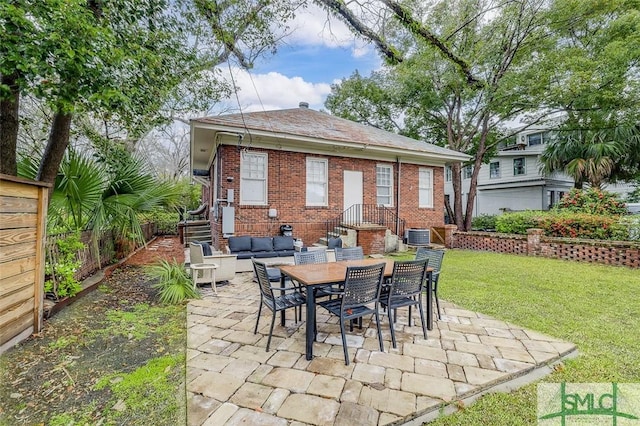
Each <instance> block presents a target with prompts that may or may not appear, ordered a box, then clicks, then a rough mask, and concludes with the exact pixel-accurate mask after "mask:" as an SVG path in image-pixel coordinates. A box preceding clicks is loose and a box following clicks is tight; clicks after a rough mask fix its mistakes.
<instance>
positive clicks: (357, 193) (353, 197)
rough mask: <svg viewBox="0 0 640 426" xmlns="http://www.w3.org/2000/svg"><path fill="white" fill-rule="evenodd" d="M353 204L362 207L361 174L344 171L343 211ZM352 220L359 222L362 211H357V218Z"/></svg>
mask: <svg viewBox="0 0 640 426" xmlns="http://www.w3.org/2000/svg"><path fill="white" fill-rule="evenodd" d="M354 204H359V205H362V172H357V171H353V170H345V171H344V203H343V211H344V210H347V209H348V208H349V207H351V206H353V205H354ZM353 218H354V219H358V220H359V221H361V220H362V211H360V210H359V211H358V217H353Z"/></svg>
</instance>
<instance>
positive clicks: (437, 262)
mask: <svg viewBox="0 0 640 426" xmlns="http://www.w3.org/2000/svg"><path fill="white" fill-rule="evenodd" d="M443 258H444V250H434V249H429V248H426V247H420V248H418V251H417V252H416V257H415V260H420V259H429V267H430V268H433V272H431V283H432V284H433V296H434V298H435V299H436V309H437V310H438V319H442V314H441V313H440V300H439V299H438V281H439V280H440V269H441V267H442V259H443Z"/></svg>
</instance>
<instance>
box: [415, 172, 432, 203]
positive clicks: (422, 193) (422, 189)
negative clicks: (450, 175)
mask: <svg viewBox="0 0 640 426" xmlns="http://www.w3.org/2000/svg"><path fill="white" fill-rule="evenodd" d="M418 194H419V195H418V207H433V170H432V169H426V168H422V167H421V168H420V170H419V171H418Z"/></svg>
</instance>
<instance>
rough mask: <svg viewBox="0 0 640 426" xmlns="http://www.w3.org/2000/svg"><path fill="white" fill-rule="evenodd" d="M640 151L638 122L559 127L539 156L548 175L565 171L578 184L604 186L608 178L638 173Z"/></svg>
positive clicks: (576, 185) (613, 179) (578, 185)
mask: <svg viewBox="0 0 640 426" xmlns="http://www.w3.org/2000/svg"><path fill="white" fill-rule="evenodd" d="M639 151H640V132H638V128H637V126H633V127H624V126H617V127H614V128H610V129H599V130H583V129H580V130H571V131H560V132H559V133H558V134H557V135H556V136H555V137H554V138H552V140H551V141H550V142H549V143H548V144H547V146H546V148H545V150H544V152H543V153H542V155H541V156H540V162H541V167H540V168H541V171H542V172H543V173H544V174H547V175H549V174H551V173H553V172H556V171H561V172H564V173H566V174H567V175H569V176H571V177H572V178H573V179H574V181H575V187H576V188H582V187H583V184H585V183H588V184H589V185H590V186H592V187H594V188H602V186H603V185H604V184H605V183H607V182H610V181H615V180H618V179H626V177H627V176H628V175H629V174H633V173H635V174H636V175H637V173H638V170H639V167H640V166H639V165H638V164H640V162H639V160H640V153H639ZM634 170H635V172H634Z"/></svg>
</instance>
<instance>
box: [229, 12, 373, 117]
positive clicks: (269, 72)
mask: <svg viewBox="0 0 640 426" xmlns="http://www.w3.org/2000/svg"><path fill="white" fill-rule="evenodd" d="M284 42H285V43H284V44H283V45H282V46H280V47H279V48H278V51H277V53H276V54H275V55H272V56H268V57H264V58H261V59H260V60H259V61H257V62H256V64H255V67H254V68H253V69H252V70H251V71H250V73H248V72H246V71H244V70H241V69H239V68H237V67H233V66H231V67H230V66H229V65H228V64H223V65H221V66H220V67H219V68H220V70H221V71H222V73H223V75H226V76H227V78H229V73H230V72H232V73H233V81H234V82H235V84H236V86H238V87H239V88H240V90H239V91H238V98H239V103H240V105H241V107H242V111H243V112H249V111H262V110H265V111H267V110H273V109H284V108H297V107H298V105H299V103H300V102H308V103H309V107H310V108H312V109H316V110H321V109H324V101H325V99H326V97H327V95H328V94H329V93H330V92H331V84H333V83H337V82H339V81H340V80H341V79H343V78H348V77H349V76H351V75H352V74H353V73H354V71H355V70H356V69H357V70H358V71H359V72H360V74H361V75H365V76H368V75H369V74H370V72H371V71H372V70H375V69H377V68H379V67H380V64H381V60H380V57H379V55H378V54H377V52H376V51H375V50H374V47H373V46H372V45H370V44H366V43H364V42H363V41H361V40H358V39H356V38H355V37H354V35H353V34H352V33H351V32H350V31H349V30H348V29H347V28H346V26H345V25H344V24H343V23H342V22H340V21H337V20H335V19H333V20H331V21H327V15H326V12H324V11H322V10H321V9H319V8H317V7H315V6H310V7H309V8H308V9H305V10H303V11H301V12H299V14H298V16H297V17H296V19H295V21H294V22H293V23H292V24H291V34H290V35H289V36H287V38H286V39H285V41H284ZM228 107H229V108H234V109H235V110H238V100H236V99H235V97H234V98H233V99H231V100H230V101H229V104H228Z"/></svg>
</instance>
